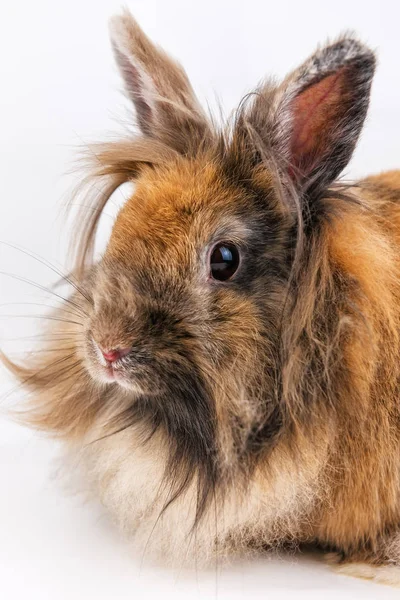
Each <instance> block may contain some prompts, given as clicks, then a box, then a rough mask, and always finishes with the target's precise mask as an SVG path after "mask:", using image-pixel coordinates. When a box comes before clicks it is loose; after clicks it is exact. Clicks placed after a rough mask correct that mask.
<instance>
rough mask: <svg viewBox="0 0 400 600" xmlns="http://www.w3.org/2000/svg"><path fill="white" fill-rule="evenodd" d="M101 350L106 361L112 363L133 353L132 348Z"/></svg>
mask: <svg viewBox="0 0 400 600" xmlns="http://www.w3.org/2000/svg"><path fill="white" fill-rule="evenodd" d="M100 350H101V353H102V355H103V356H104V358H105V359H106V361H107V362H110V363H112V362H115V361H116V360H118V359H120V358H122V357H123V356H126V355H127V354H129V352H130V351H131V349H130V348H112V349H111V350H103V349H102V348H100Z"/></svg>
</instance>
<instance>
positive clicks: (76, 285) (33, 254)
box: [0, 240, 92, 304]
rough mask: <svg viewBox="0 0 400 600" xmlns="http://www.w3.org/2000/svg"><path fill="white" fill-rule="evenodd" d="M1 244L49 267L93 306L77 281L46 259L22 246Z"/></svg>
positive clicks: (2, 242) (7, 243) (0, 242)
mask: <svg viewBox="0 0 400 600" xmlns="http://www.w3.org/2000/svg"><path fill="white" fill-rule="evenodd" d="M0 244H3V245H4V246H8V247H9V248H13V249H14V250H18V252H21V253H22V254H25V255H26V256H29V257H30V258H34V259H35V260H37V261H38V262H39V263H41V264H42V265H44V266H45V267H47V268H48V269H50V270H51V271H53V272H54V273H56V274H57V275H59V276H60V277H61V278H62V279H64V280H65V281H66V282H67V283H69V284H70V285H72V287H73V288H74V289H75V290H76V291H77V292H78V293H79V294H81V295H82V296H83V297H84V298H85V299H86V300H87V301H88V302H89V304H92V300H91V298H90V297H89V296H88V295H87V294H86V293H85V291H84V290H83V289H82V287H81V286H80V285H78V284H77V283H76V282H75V281H73V279H71V277H70V276H69V275H66V274H65V273H63V272H62V271H60V270H59V269H57V267H55V266H54V265H52V264H51V263H50V262H49V261H47V260H46V259H44V258H43V257H42V256H39V255H38V254H36V253H35V252H32V251H28V250H26V249H24V248H22V247H21V246H17V245H15V244H11V243H10V242H4V241H2V240H0ZM64 300H65V298H64Z"/></svg>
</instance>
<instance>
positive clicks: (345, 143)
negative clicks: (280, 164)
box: [247, 37, 375, 193]
mask: <svg viewBox="0 0 400 600" xmlns="http://www.w3.org/2000/svg"><path fill="white" fill-rule="evenodd" d="M374 69H375V57H374V54H373V53H372V52H371V51H370V50H369V49H368V48H367V47H366V46H364V45H363V44H361V43H360V42H358V41H357V40H356V39H354V38H352V37H344V38H342V39H340V40H339V41H337V42H336V43H334V44H332V45H328V46H326V47H324V48H322V49H320V50H318V51H317V52H316V53H315V54H313V55H312V56H311V57H310V58H309V59H308V60H307V61H306V62H305V63H304V64H303V65H301V66H300V67H299V68H298V69H297V70H295V71H294V72H293V73H292V74H290V75H289V76H288V77H287V78H286V79H285V80H284V81H283V83H282V84H281V85H280V86H279V87H278V89H276V88H275V90H274V91H272V89H271V88H270V89H269V90H268V86H265V87H264V88H261V89H260V90H259V93H258V94H256V99H255V101H254V102H253V105H252V107H251V109H250V111H249V114H248V115H247V118H248V120H249V122H250V124H251V125H252V127H253V128H255V129H256V131H257V132H258V135H259V136H260V137H261V139H262V140H264V141H265V143H267V144H268V145H270V144H272V146H273V149H274V150H276V151H277V152H278V153H280V154H281V155H282V156H283V157H284V158H285V159H286V165H287V170H288V173H289V175H290V177H291V178H292V180H293V181H294V183H295V184H296V185H297V187H298V188H300V189H301V190H303V191H305V192H307V193H313V192H314V193H319V192H321V191H322V190H323V189H324V188H325V187H326V186H327V185H329V184H330V183H332V182H333V180H334V179H335V178H336V177H337V176H338V175H339V174H340V173H341V171H342V170H343V169H344V167H345V166H346V165H347V163H348V162H349V160H350V158H351V155H352V153H353V150H354V147H355V145H356V142H357V139H358V137H359V134H360V132H361V129H362V126H363V123H364V119H365V116H366V113H367V109H368V104H369V95H370V89H371V82H372V77H373V74H374Z"/></svg>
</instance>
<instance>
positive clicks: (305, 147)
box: [291, 68, 345, 178]
mask: <svg viewBox="0 0 400 600" xmlns="http://www.w3.org/2000/svg"><path fill="white" fill-rule="evenodd" d="M344 79H345V68H342V69H341V70H340V71H339V72H337V73H333V74H332V75H328V76H327V77H324V79H321V81H319V82H318V83H315V84H314V85H310V86H309V87H307V88H306V89H305V90H304V91H303V92H301V93H300V94H299V95H298V96H297V97H296V98H295V99H294V100H293V103H292V108H293V131H292V141H291V154H292V165H293V169H292V177H294V178H295V177H296V174H298V171H300V174H301V175H303V176H304V175H309V174H310V173H311V172H312V171H313V170H314V168H315V167H317V165H318V163H319V162H320V161H321V160H322V159H323V158H324V156H325V155H326V154H327V152H328V151H329V149H330V145H331V142H332V141H333V137H334V135H335V129H336V123H338V122H340V120H341V116H342V114H341V113H342V108H343V107H342V106H341V100H342V99H343V86H344Z"/></svg>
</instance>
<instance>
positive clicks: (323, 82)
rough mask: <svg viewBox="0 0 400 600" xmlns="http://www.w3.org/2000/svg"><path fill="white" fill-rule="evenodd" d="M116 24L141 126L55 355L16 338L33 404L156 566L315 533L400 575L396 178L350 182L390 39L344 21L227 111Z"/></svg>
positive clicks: (109, 165) (115, 157) (365, 568)
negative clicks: (100, 245)
mask: <svg viewBox="0 0 400 600" xmlns="http://www.w3.org/2000/svg"><path fill="white" fill-rule="evenodd" d="M110 29H111V40H112V46H113V51H114V54H115V58H116V62H117V65H118V67H119V69H120V72H121V74H122V77H123V80H124V84H125V90H126V93H127V96H128V98H129V99H130V101H131V102H132V104H133V107H134V109H135V114H136V122H137V133H136V134H132V133H130V134H129V135H127V136H126V137H125V138H123V139H121V140H119V141H112V142H109V143H106V144H97V145H94V146H93V147H92V148H91V155H92V156H93V164H92V165H91V169H92V171H91V175H90V177H91V179H90V181H91V182H92V183H93V190H94V193H95V194H97V195H96V197H95V198H94V205H93V206H94V208H95V210H94V211H89V212H88V211H86V212H84V213H82V214H81V215H80V216H79V219H78V223H77V227H76V230H75V236H76V237H75V238H74V241H73V247H74V252H75V254H74V260H75V269H74V271H73V274H72V275H71V276H70V277H69V278H68V281H69V282H70V283H71V285H72V286H73V292H72V293H71V295H70V296H69V297H68V298H67V299H66V301H65V303H63V305H62V306H61V307H60V308H59V309H57V310H56V312H55V313H53V319H52V320H51V327H50V329H49V331H48V333H49V336H48V337H49V338H51V341H49V342H47V346H46V344H44V345H43V348H42V349H43V350H46V348H47V349H48V350H50V347H51V349H52V352H51V353H50V352H41V353H40V355H36V356H40V358H30V359H29V360H28V361H27V362H26V363H23V362H21V364H17V363H14V362H12V361H11V360H10V359H9V358H7V357H6V356H5V355H4V354H3V361H4V363H5V364H6V366H7V367H8V368H9V369H10V370H11V371H12V372H13V373H14V374H15V375H16V377H17V378H18V379H19V380H20V381H21V383H23V384H24V385H25V388H26V389H27V390H28V392H29V393H28V405H27V406H26V408H25V410H23V411H22V418H23V419H24V421H25V422H27V423H29V425H30V426H32V427H35V428H38V429H40V430H44V431H47V432H50V433H51V434H53V435H54V436H56V437H57V438H58V439H61V440H63V442H64V448H65V454H66V461H67V463H66V464H68V465H70V468H71V470H73V469H75V468H78V467H79V469H80V470H81V472H82V474H83V477H84V478H85V481H86V482H87V483H88V484H89V486H90V489H91V490H92V491H93V493H94V494H96V495H97V496H98V497H99V498H100V499H101V502H102V503H103V505H104V506H105V507H106V509H107V510H108V511H109V513H110V515H112V517H113V519H114V520H115V522H116V523H117V524H118V525H119V526H120V527H121V529H122V531H123V532H125V533H126V534H128V535H129V536H131V538H132V539H133V540H134V543H135V544H136V547H137V548H138V549H139V550H141V551H142V552H143V553H145V554H146V556H147V555H148V556H150V557H153V558H154V559H155V560H162V561H164V563H166V564H170V565H182V564H186V563H190V562H191V561H197V564H207V563H209V562H210V561H213V560H216V559H224V558H226V559H229V557H231V556H235V555H237V554H239V555H243V554H245V553H247V552H249V553H251V554H253V553H254V552H256V553H257V552H262V551H264V550H265V549H272V550H279V549H280V548H285V547H287V546H289V547H290V548H292V547H299V546H300V547H301V546H302V545H303V544H314V545H316V546H318V547H319V548H321V549H322V550H323V551H324V552H325V553H326V558H327V560H328V561H329V562H331V563H332V564H335V565H336V567H335V568H337V569H338V570H339V571H340V572H342V573H346V574H349V575H355V576H359V577H366V578H370V579H373V580H375V581H377V582H382V583H387V584H392V585H400V469H399V465H400V400H399V375H400V363H399V356H400V259H399V255H400V253H399V251H400V171H392V172H386V173H383V174H380V175H376V176H371V177H368V178H366V179H364V180H362V181H358V182H356V183H352V184H345V183H343V182H342V181H341V180H339V176H340V175H341V173H342V171H343V169H344V168H345V167H346V165H347V164H348V162H349V160H350V158H351V156H352V153H353V150H354V148H355V146H356V144H357V140H358V137H359V135H360V132H361V129H362V127H363V123H364V119H365V117H366V114H367V109H368V104H369V97H370V88H371V83H372V78H373V75H374V70H375V63H376V59H375V55H374V53H373V52H372V51H371V50H370V49H369V48H368V47H366V46H365V45H363V44H362V43H361V42H360V41H358V39H357V38H356V37H355V36H353V34H345V35H343V36H342V37H340V38H339V39H337V40H336V41H334V42H331V43H328V44H327V45H326V46H324V47H320V48H319V49H318V50H317V51H316V52H315V53H314V54H313V55H312V56H311V57H310V58H309V59H308V60H306V62H304V63H303V64H302V65H301V66H300V67H299V68H297V69H296V70H295V71H293V72H292V73H291V74H290V75H288V76H287V77H286V78H285V79H284V80H283V81H282V82H281V83H279V84H277V83H275V82H274V81H272V80H266V81H265V82H263V83H262V84H261V85H259V86H258V87H257V88H256V90H255V91H254V92H253V93H251V94H248V96H246V97H245V99H244V100H243V101H242V102H241V103H240V106H239V108H238V110H237V111H236V112H235V114H234V115H233V117H232V118H231V119H229V120H228V121H227V122H226V123H225V124H224V125H221V126H218V125H216V124H215V122H214V121H213V119H212V117H210V116H208V114H207V113H206V112H205V111H204V110H203V109H202V107H201V105H200V103H199V102H198V100H197V99H196V97H195V94H194V91H193V89H192V87H191V85H190V83H189V80H188V78H187V76H186V74H185V72H184V70H183V69H182V67H181V66H180V65H179V64H177V63H176V62H175V61H174V60H172V59H171V58H170V57H169V56H167V54H165V53H164V52H163V50H161V49H160V48H158V47H156V46H155V45H153V43H152V42H151V41H150V40H149V39H148V38H147V37H146V35H145V33H144V32H143V31H142V30H141V29H140V27H139V25H138V24H137V23H136V21H135V20H134V18H133V17H132V16H131V14H130V13H129V12H127V11H125V12H123V13H122V14H121V15H118V16H115V17H114V18H112V20H111V27H110ZM125 182H133V183H134V184H135V185H134V191H133V193H132V194H131V195H130V197H129V198H128V199H127V200H126V202H125V203H124V205H123V206H122V208H121V210H120V212H119V213H118V215H117V217H116V220H115V223H114V225H113V229H112V232H111V235H110V238H109V240H108V244H107V247H106V249H105V251H104V254H103V255H102V256H101V257H100V259H99V260H95V259H94V258H93V244H94V239H95V234H96V229H97V225H98V222H99V218H100V215H101V213H102V211H103V209H104V207H105V205H106V203H107V200H108V199H109V197H110V196H111V194H112V193H113V192H114V191H115V190H116V189H117V188H118V187H119V186H120V185H121V184H123V183H125ZM100 185H101V186H102V187H101V189H100V187H99V186H100ZM59 321H62V322H59ZM51 336H53V337H51ZM54 346H56V347H55V348H54Z"/></svg>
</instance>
